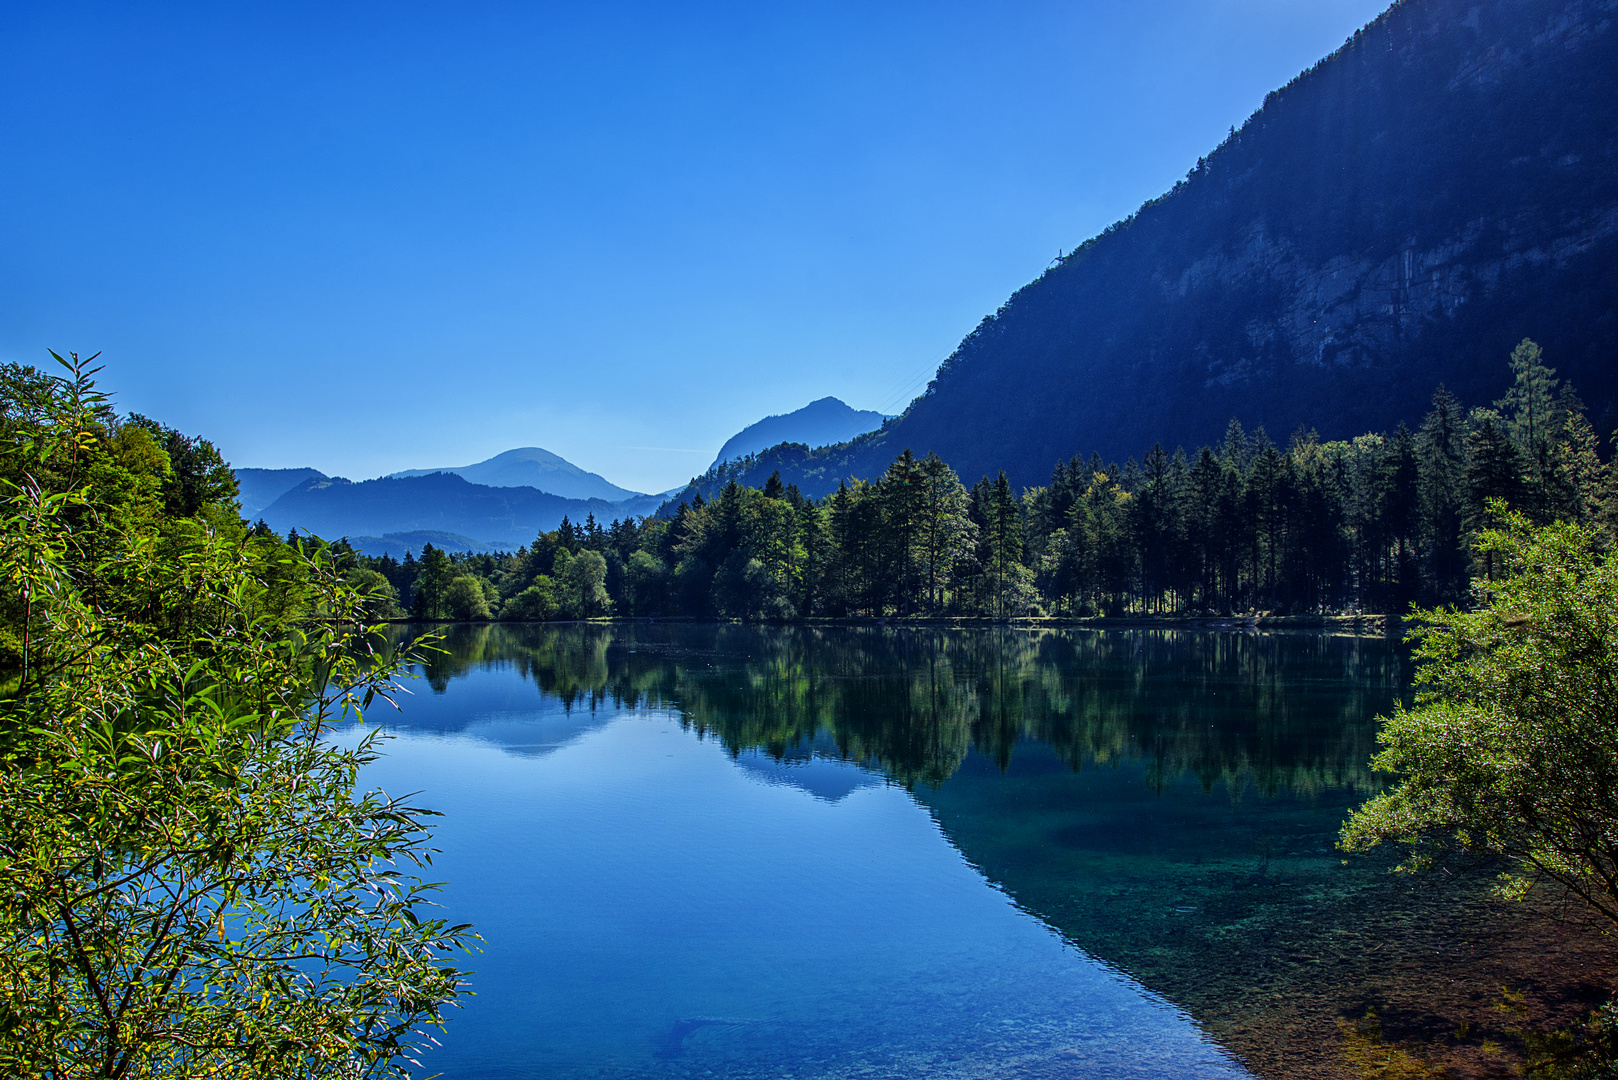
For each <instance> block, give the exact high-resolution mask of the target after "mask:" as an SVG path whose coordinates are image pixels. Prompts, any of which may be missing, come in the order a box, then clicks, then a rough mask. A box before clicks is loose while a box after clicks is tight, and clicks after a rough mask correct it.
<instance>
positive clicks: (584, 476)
mask: <svg viewBox="0 0 1618 1080" xmlns="http://www.w3.org/2000/svg"><path fill="white" fill-rule="evenodd" d="M433 473H454V474H455V475H457V476H463V477H465V478H466V479H468V480H470V481H471V482H472V483H474V484H483V485H485V486H486V487H531V488H535V489H537V490H539V491H544V492H548V493H550V494H552V495H560V496H561V497H562V498H564V499H603V500H605V501H607V502H619V501H622V500H624V499H633V498H635V497H637V496H639V495H640V494H641V492H638V491H630V490H628V489H627V488H621V487H619V486H618V485H617V484H614V483H612V482H610V481H608V480H607V479H606V478H605V477H603V476H601V475H599V474H597V473H593V472H586V471H585V470H583V469H581V468H579V467H578V466H577V465H575V464H573V463H572V462H571V461H568V460H567V459H566V458H563V457H560V456H558V455H556V454H553V453H551V452H550V451H549V450H545V449H542V448H541V447H538V446H522V447H518V448H517V449H515V450H507V451H506V452H505V453H503V454H496V455H495V456H494V457H492V458H489V459H488V460H486V461H480V462H478V463H477V464H475V465H455V466H450V467H447V468H442V469H402V470H400V471H399V472H396V473H389V474H388V475H387V476H386V477H383V479H386V480H404V479H408V478H410V477H413V476H430V475H431V474H433Z"/></svg>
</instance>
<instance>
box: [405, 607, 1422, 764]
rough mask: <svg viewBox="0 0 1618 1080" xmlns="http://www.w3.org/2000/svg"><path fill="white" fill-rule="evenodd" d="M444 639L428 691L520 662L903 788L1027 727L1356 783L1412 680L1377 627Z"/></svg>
mask: <svg viewBox="0 0 1618 1080" xmlns="http://www.w3.org/2000/svg"><path fill="white" fill-rule="evenodd" d="M442 648H443V650H444V651H443V653H442V654H439V655H437V656H435V657H434V658H433V659H432V660H431V661H430V662H429V663H428V664H427V665H426V666H425V671H424V674H425V675H426V676H427V678H428V680H429V682H430V683H431V684H432V686H433V687H434V689H436V690H442V689H443V688H444V687H445V686H446V685H447V683H448V682H449V680H451V679H453V678H456V677H458V676H460V675H462V674H465V673H466V672H467V671H469V670H471V669H472V668H474V667H479V666H505V665H510V666H512V667H514V668H516V669H517V670H518V671H519V672H521V674H522V675H523V677H524V678H526V679H529V680H530V681H532V682H533V683H535V684H536V685H537V686H538V687H539V688H540V690H542V691H543V692H544V693H546V694H548V695H551V696H554V697H556V698H558V699H559V700H561V701H562V702H564V703H565V704H567V705H568V706H569V707H571V706H573V705H575V704H589V705H594V704H597V703H601V702H606V701H611V702H613V703H615V704H618V705H621V706H629V707H634V706H638V705H646V706H651V707H659V708H669V709H673V710H675V711H677V712H678V713H679V714H680V715H681V716H682V717H683V722H684V723H686V724H687V725H688V726H690V727H691V728H693V729H694V730H696V731H698V732H700V733H701V734H703V735H704V736H706V737H712V738H717V739H719V740H720V741H721V742H722V743H723V744H724V745H725V746H726V747H727V748H728V749H729V750H731V751H732V752H733V753H735V752H740V751H742V750H745V749H753V748H758V749H761V750H764V751H766V752H768V753H771V754H773V755H775V756H777V757H781V756H784V755H786V754H787V753H789V752H791V751H793V750H798V751H802V750H803V749H804V748H806V747H807V746H808V745H809V744H810V743H812V742H814V741H815V739H816V737H817V736H824V737H826V738H829V740H830V742H831V743H833V744H834V745H835V746H836V747H837V751H838V753H840V754H842V755H843V756H845V757H847V758H849V759H851V760H856V761H862V762H869V763H872V764H875V765H879V766H880V767H881V768H882V769H883V771H884V772H886V773H887V775H888V776H890V777H891V778H892V779H894V780H895V781H897V782H899V783H902V784H904V785H905V786H907V787H913V786H915V785H917V784H925V785H931V786H936V785H938V784H941V783H942V782H943V781H945V780H946V779H948V778H949V777H950V776H951V775H952V774H953V773H954V771H955V770H956V768H958V767H959V765H960V763H961V762H962V761H963V760H964V759H965V757H966V754H967V751H968V749H976V750H978V751H979V752H980V753H981V754H983V755H984V756H985V757H987V758H988V759H989V760H991V761H994V762H996V763H997V764H999V765H1000V767H1001V768H1005V767H1006V765H1007V764H1008V763H1009V762H1010V760H1011V758H1012V755H1013V753H1014V751H1015V748H1016V745H1017V743H1018V742H1020V741H1022V740H1025V739H1033V740H1038V741H1040V742H1044V743H1047V744H1049V745H1050V746H1052V747H1053V748H1054V749H1055V751H1056V752H1057V754H1058V755H1059V756H1060V757H1061V758H1062V760H1064V761H1065V762H1067V764H1068V765H1069V766H1070V767H1072V768H1074V769H1083V768H1087V767H1093V766H1098V765H1105V764H1107V763H1109V762H1114V761H1119V760H1123V759H1144V760H1146V761H1147V763H1148V778H1149V780H1150V782H1151V783H1153V784H1154V785H1155V786H1159V787H1161V785H1163V784H1165V783H1168V782H1169V781H1172V780H1173V779H1174V778H1176V777H1179V776H1182V775H1185V774H1187V773H1189V774H1192V775H1195V776H1197V777H1199V778H1200V779H1201V781H1202V783H1203V785H1204V786H1205V787H1209V788H1211V787H1213V786H1214V785H1216V784H1218V783H1219V782H1221V781H1224V782H1226V783H1227V784H1228V786H1229V790H1231V791H1232V792H1240V791H1241V790H1243V789H1244V788H1245V787H1246V782H1249V781H1250V782H1251V783H1252V784H1253V785H1254V786H1255V787H1256V788H1257V790H1259V791H1260V792H1262V793H1265V794H1273V793H1277V792H1282V791H1288V792H1293V793H1298V794H1312V793H1316V792H1319V791H1321V790H1324V789H1327V788H1355V789H1361V790H1364V789H1367V788H1368V787H1369V786H1370V785H1371V776H1370V774H1369V773H1368V772H1367V771H1366V769H1365V762H1366V761H1367V760H1368V759H1369V757H1370V754H1371V750H1372V744H1373V742H1374V719H1373V718H1374V716H1375V715H1376V714H1377V713H1378V712H1380V711H1384V710H1386V709H1387V707H1388V705H1389V702H1390V701H1391V699H1392V697H1393V695H1395V694H1396V693H1398V692H1399V689H1400V687H1401V686H1402V685H1403V681H1404V670H1403V660H1402V659H1401V657H1400V654H1399V653H1398V651H1397V650H1394V649H1391V648H1389V647H1388V646H1387V644H1386V643H1385V642H1380V641H1369V642H1368V641H1363V640H1360V639H1353V638H1342V637H1328V636H1325V635H1255V634H1237V633H1209V632H1186V631H1176V630H1117V631H1093V630H1052V631H1035V632H1023V631H1015V630H1010V629H995V630H945V629H926V628H902V629H899V628H876V627H859V628H846V627H839V628H820V627H806V626H785V627H769V626H754V627H748V626H736V625H723V624H721V625H711V624H667V625H662V624H651V625H641V624H636V625H611V626H602V625H565V624H563V625H557V624H548V625H513V626H504V625H490V624H485V625H480V626H462V627H455V628H454V629H452V630H451V631H450V633H449V636H448V637H447V639H446V640H445V641H444V643H443V645H442ZM824 743H825V738H823V739H822V745H824Z"/></svg>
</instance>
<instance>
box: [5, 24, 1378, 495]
mask: <svg viewBox="0 0 1618 1080" xmlns="http://www.w3.org/2000/svg"><path fill="white" fill-rule="evenodd" d="M1382 6H1383V4H1382V2H1381V0H1069V2H1066V3H1046V2H1040V0H1029V2H1026V3H987V2H976V3H972V2H952V0H926V2H915V3H911V2H902V0H901V2H882V0H858V2H849V3H843V2H838V0H826V2H819V3H793V2H780V3H777V2H770V0H752V2H749V3H734V4H727V3H703V2H700V0H688V2H684V3H664V4H630V3H619V2H615V0H605V2H599V3H574V4H543V3H511V4H496V3H480V2H476V0H457V2H456V3H451V4H446V3H436V4H412V3H408V2H400V0H392V2H389V3H374V4H365V3H340V2H330V0H326V2H321V3H309V4H299V3H291V2H277V3H252V2H236V0H211V2H208V3H197V4H192V5H183V4H168V3H161V2H156V0H149V2H142V3H139V4H127V3H113V2H107V3H76V2H73V0H51V2H50V3H38V2H35V0H28V2H13V0H0V360H7V361H10V360H16V361H26V362H34V363H37V362H39V361H41V360H48V357H46V355H45V349H46V348H55V349H56V350H58V351H65V350H69V349H73V350H78V351H81V352H93V351H95V350H98V349H99V350H102V351H103V358H104V360H105V361H106V363H107V370H106V372H105V374H104V376H103V377H104V379H105V383H106V385H107V386H108V387H109V388H111V389H112V390H114V391H115V392H116V394H117V402H118V404H119V406H120V407H121V408H123V409H125V410H131V411H137V412H145V413H148V414H149V415H152V416H155V417H158V418H159V419H162V420H164V421H165V422H167V423H170V424H173V425H174V426H176V427H179V428H181V429H182V430H184V431H187V432H189V433H194V434H203V435H206V436H208V437H209V438H211V439H213V440H214V442H215V443H216V444H218V445H219V446H220V447H221V448H222V449H223V450H224V452H225V454H226V456H227V457H228V458H229V459H230V460H231V461H232V462H233V463H234V464H236V465H242V466H267V467H278V466H293V465H312V466H314V467H316V468H318V469H321V470H323V471H325V472H328V473H334V474H341V475H345V476H349V477H351V478H353V479H360V478H363V477H369V476H375V475H379V474H381V473H384V472H388V471H391V470H394V469H400V468H409V467H429V466H435V465H460V464H466V463H469V462H472V461H476V460H479V459H481V458H484V457H488V456H490V455H492V454H494V453H496V452H498V451H501V450H505V449H508V448H510V447H513V446H525V445H538V446H543V447H545V448H547V449H549V450H552V451H554V452H556V453H559V454H561V455H562V456H564V457H566V458H568V459H569V460H571V461H573V462H575V463H577V464H579V465H581V466H583V467H585V468H588V469H591V470H594V471H597V472H600V473H602V474H604V475H605V476H606V477H607V478H608V479H610V480H613V481H614V482H616V483H619V484H622V485H624V486H627V487H631V488H636V489H639V490H646V491H657V490H662V489H664V488H668V487H672V486H674V485H676V484H679V483H682V482H683V481H685V480H686V479H687V478H689V477H690V476H691V475H692V474H693V473H696V472H700V471H701V470H702V469H703V468H705V467H706V465H707V464H708V462H709V461H710V460H711V459H712V457H713V454H714V453H715V451H716V450H717V449H718V447H719V445H720V444H721V443H722V442H723V441H724V440H725V439H726V438H727V437H729V436H730V435H732V434H734V433H735V432H736V431H737V430H738V429H740V428H741V427H743V426H745V425H747V424H749V423H751V422H753V421H755V420H758V419H759V418H761V417H763V416H765V415H768V414H771V413H780V412H786V411H789V410H791V409H795V408H798V407H799V406H802V405H804V404H806V403H807V402H809V401H810V400H811V399H813V398H818V397H823V396H825V395H827V394H834V395H836V396H838V397H841V398H842V399H844V400H845V401H847V402H848V403H849V404H851V405H853V406H854V407H856V408H868V409H881V410H883V411H885V412H890V413H891V412H898V411H899V410H900V409H902V408H903V406H904V404H905V403H906V402H907V401H908V400H909V399H910V398H911V397H912V396H914V394H915V393H917V392H918V391H919V390H920V389H921V387H922V386H924V385H925V383H926V380H927V379H928V378H929V377H930V376H931V374H932V372H933V370H934V369H935V368H936V367H937V365H938V363H939V362H940V361H941V360H943V358H944V357H945V356H947V355H948V354H949V353H950V351H951V350H952V349H953V348H954V346H955V344H956V343H957V342H958V341H959V340H960V339H961V337H962V336H964V335H965V334H966V333H967V332H968V331H970V330H971V329H972V327H973V326H974V325H976V324H977V322H978V320H979V319H981V318H982V317H983V316H984V315H986V314H988V313H990V312H992V311H993V310H994V309H995V308H997V307H998V306H999V305H1000V304H1001V303H1002V302H1003V301H1004V300H1005V299H1006V297H1007V296H1009V295H1010V293H1011V292H1012V291H1013V290H1015V289H1016V288H1017V287H1019V286H1020V285H1022V284H1024V283H1025V282H1027V281H1028V280H1030V279H1031V278H1033V277H1035V276H1037V275H1038V274H1039V273H1040V271H1042V270H1043V269H1044V268H1045V267H1046V266H1047V265H1048V264H1049V263H1050V261H1051V260H1052V259H1053V258H1054V257H1055V256H1056V255H1057V253H1058V252H1059V251H1062V250H1070V249H1072V248H1073V247H1075V246H1076V245H1078V244H1079V243H1080V242H1082V241H1083V240H1084V239H1085V238H1087V237H1089V236H1091V235H1093V234H1094V233H1096V232H1098V231H1100V230H1101V229H1102V228H1104V227H1105V226H1106V225H1107V224H1108V223H1110V222H1112V221H1114V220H1116V219H1118V218H1120V217H1123V216H1125V215H1127V214H1129V213H1130V212H1131V211H1133V210H1134V209H1135V208H1136V207H1137V206H1139V205H1140V203H1142V202H1143V201H1145V200H1146V199H1148V198H1151V197H1153V196H1155V195H1157V194H1160V193H1162V192H1163V191H1164V190H1166V189H1167V188H1169V187H1171V186H1172V185H1173V183H1174V181H1175V180H1176V179H1177V178H1179V177H1180V176H1182V175H1183V174H1184V173H1185V172H1186V170H1187V169H1188V168H1190V167H1191V166H1192V165H1193V164H1195V162H1196V159H1197V157H1198V155H1199V154H1203V153H1206V152H1207V151H1208V150H1209V149H1210V148H1212V147H1213V146H1214V145H1216V144H1217V143H1218V142H1219V140H1220V139H1221V138H1223V136H1224V135H1225V133H1226V131H1227V130H1228V129H1229V127H1230V126H1231V125H1240V124H1241V122H1242V121H1243V120H1244V119H1245V118H1246V117H1247V116H1248V115H1249V114H1250V113H1251V112H1252V111H1253V110H1254V109H1255V108H1257V107H1258V105H1259V103H1260V102H1261V101H1262V100H1263V97H1264V94H1265V93H1266V92H1267V91H1268V90H1271V89H1273V88H1275V87H1277V86H1280V85H1281V84H1283V83H1285V82H1286V81H1287V80H1288V79H1290V78H1291V77H1292V76H1294V75H1296V74H1297V73H1298V72H1299V71H1301V70H1302V69H1304V68H1306V67H1308V66H1309V65H1310V64H1312V63H1313V62H1314V61H1315V60H1316V59H1318V58H1319V57H1321V56H1323V55H1325V54H1326V53H1328V52H1330V51H1331V50H1332V49H1334V48H1336V47H1337V46H1339V45H1340V44H1342V42H1343V39H1344V38H1345V37H1347V36H1348V35H1349V34H1351V33H1352V32H1353V31H1354V30H1355V28H1357V27H1358V26H1360V25H1362V24H1364V23H1365V22H1367V21H1369V20H1370V19H1371V18H1373V17H1374V16H1375V15H1376V14H1377V13H1378V11H1379V10H1381V7H1382Z"/></svg>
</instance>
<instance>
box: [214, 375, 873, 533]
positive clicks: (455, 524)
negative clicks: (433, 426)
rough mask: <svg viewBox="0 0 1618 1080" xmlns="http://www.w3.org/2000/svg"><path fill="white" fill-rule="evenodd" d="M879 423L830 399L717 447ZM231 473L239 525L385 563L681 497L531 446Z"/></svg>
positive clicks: (836, 434)
mask: <svg viewBox="0 0 1618 1080" xmlns="http://www.w3.org/2000/svg"><path fill="white" fill-rule="evenodd" d="M883 419H885V418H884V417H883V415H882V414H881V413H875V412H857V411H855V410H854V409H851V408H849V407H848V406H847V405H845V404H844V403H843V402H841V401H839V400H838V399H837V398H833V397H828V398H822V399H820V400H819V401H815V402H811V403H810V404H809V405H807V406H805V407H804V408H802V409H798V410H796V411H794V412H791V413H786V414H783V415H781V416H771V417H766V418H765V419H764V420H761V421H759V422H758V423H756V424H753V425H751V426H749V427H748V428H746V429H744V430H743V431H741V432H738V433H737V434H736V435H734V436H732V437H731V439H730V440H729V441H727V442H726V443H725V446H726V448H732V447H735V446H741V447H747V448H752V449H763V448H764V447H767V446H770V445H773V444H774V443H776V442H780V441H782V440H788V441H793V442H811V443H813V444H814V445H820V444H821V443H823V442H826V441H828V440H845V439H847V438H848V437H849V435H851V434H857V433H859V432H862V431H868V430H870V429H871V428H873V427H875V426H877V425H879V424H880V423H881V422H882V421H883ZM750 433H751V434H750ZM761 433H762V434H761ZM761 440H762V441H761ZM749 452H751V449H744V450H742V451H740V453H743V454H745V453H749ZM723 454H724V451H721V460H724V457H723ZM235 472H236V480H237V485H238V487H239V488H240V493H241V496H240V501H241V508H242V516H243V517H246V518H247V519H249V520H257V519H262V520H263V521H264V522H265V523H266V524H267V525H269V526H270V527H271V528H273V529H275V530H276V531H277V532H286V531H288V530H290V529H298V530H300V531H302V532H306V533H312V534H314V535H317V536H324V537H327V538H329V539H335V538H337V537H345V536H346V537H348V539H349V541H350V542H351V543H352V544H354V546H355V547H357V548H359V549H360V550H362V551H365V552H367V553H369V554H373V555H380V554H384V553H388V554H392V555H395V556H401V555H403V554H404V552H405V551H407V550H408V551H419V550H421V547H422V545H423V544H425V543H431V544H433V545H434V546H436V547H441V548H446V549H449V550H455V551H483V550H489V549H491V548H503V549H506V550H510V549H513V548H516V547H517V546H519V545H521V544H526V543H528V542H529V541H531V540H533V538H534V537H535V535H537V534H538V533H539V532H541V531H548V530H550V529H554V528H556V526H557V525H559V524H561V521H562V518H563V517H568V518H571V519H572V520H573V521H574V522H583V521H585V520H586V519H587V518H588V517H589V516H591V515H593V516H594V517H595V519H596V520H597V521H598V522H600V523H602V524H603V525H605V524H607V523H608V522H611V521H613V520H614V519H619V518H628V517H644V516H646V515H648V514H652V513H655V512H656V511H657V509H658V508H659V507H660V506H662V505H663V504H664V503H665V502H666V501H667V500H668V498H669V497H670V496H672V495H674V494H676V493H677V492H678V491H679V490H681V489H678V488H677V489H675V490H674V491H667V492H663V493H661V494H653V495H647V494H643V493H641V492H636V491H630V490H628V489H627V488H622V487H619V486H618V485H616V484H613V483H612V482H610V481H609V480H607V479H606V478H605V477H603V476H600V475H599V474H597V473H593V472H587V471H586V470H584V469H581V468H579V467H578V466H577V465H574V464H573V463H572V462H570V461H568V460H567V459H565V458H563V457H561V456H560V455H557V454H553V453H551V452H550V451H549V450H545V449H542V448H540V447H537V446H525V447H519V448H517V449H515V450H507V451H506V452H504V453H501V454H496V455H495V456H494V457H492V458H489V459H487V460H485V461H479V462H476V463H474V464H472V465H461V466H455V467H451V468H444V469H404V470H401V471H399V472H395V473H390V474H389V475H387V476H383V477H379V478H377V479H375V480H362V481H359V482H355V481H352V480H348V479H346V478H344V477H340V476H328V475H326V474H325V473H323V472H321V471H319V470H318V469H312V468H301V469H252V468H242V469H237V470H235Z"/></svg>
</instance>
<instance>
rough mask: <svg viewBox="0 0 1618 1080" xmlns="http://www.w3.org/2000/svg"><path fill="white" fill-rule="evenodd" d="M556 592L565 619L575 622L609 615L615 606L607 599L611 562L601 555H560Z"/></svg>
mask: <svg viewBox="0 0 1618 1080" xmlns="http://www.w3.org/2000/svg"><path fill="white" fill-rule="evenodd" d="M556 591H557V597H556V599H557V604H558V606H559V607H560V609H561V611H562V613H563V614H564V615H567V616H569V617H571V618H575V619H590V618H594V617H595V616H597V615H605V614H606V613H607V611H608V609H609V608H610V607H611V606H612V600H611V598H610V597H608V596H607V560H606V559H604V558H602V557H601V553H600V552H599V551H589V550H585V551H581V552H579V553H578V554H577V555H571V556H570V555H568V554H566V553H565V552H563V553H561V554H559V555H558V557H557V561H556Z"/></svg>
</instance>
